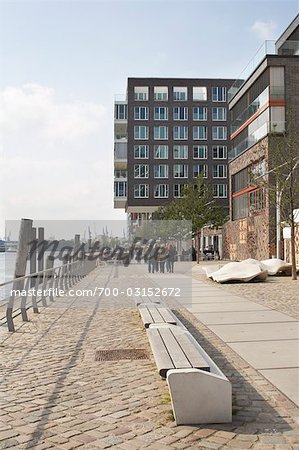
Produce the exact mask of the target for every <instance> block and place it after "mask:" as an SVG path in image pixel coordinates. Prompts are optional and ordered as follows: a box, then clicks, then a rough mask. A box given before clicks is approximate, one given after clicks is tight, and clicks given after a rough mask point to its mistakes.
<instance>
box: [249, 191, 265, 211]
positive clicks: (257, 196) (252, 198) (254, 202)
mask: <svg viewBox="0 0 299 450" xmlns="http://www.w3.org/2000/svg"><path fill="white" fill-rule="evenodd" d="M264 207H265V200H264V191H263V189H256V190H254V191H251V192H249V211H250V213H251V214H258V213H260V212H261V210H262V209H263V208H264Z"/></svg>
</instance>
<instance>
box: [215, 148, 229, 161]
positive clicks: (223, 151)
mask: <svg viewBox="0 0 299 450" xmlns="http://www.w3.org/2000/svg"><path fill="white" fill-rule="evenodd" d="M212 152H213V159H226V158H227V147H226V145H214V146H213V147H212Z"/></svg>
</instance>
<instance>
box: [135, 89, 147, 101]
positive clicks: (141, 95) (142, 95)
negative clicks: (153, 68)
mask: <svg viewBox="0 0 299 450" xmlns="http://www.w3.org/2000/svg"><path fill="white" fill-rule="evenodd" d="M134 99H135V100H141V101H145V100H148V86H135V87H134Z"/></svg>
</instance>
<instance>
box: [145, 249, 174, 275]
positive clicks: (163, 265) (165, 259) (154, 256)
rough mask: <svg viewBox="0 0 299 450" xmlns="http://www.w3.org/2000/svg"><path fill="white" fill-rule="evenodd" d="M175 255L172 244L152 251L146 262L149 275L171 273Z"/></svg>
mask: <svg viewBox="0 0 299 450" xmlns="http://www.w3.org/2000/svg"><path fill="white" fill-rule="evenodd" d="M176 255H177V252H176V248H175V247H174V246H173V245H172V244H166V245H162V246H159V247H158V248H157V249H153V251H152V252H151V254H150V255H149V257H148V261H147V263H148V271H149V273H155V272H159V273H165V272H168V273H173V271H174V262H175V260H176Z"/></svg>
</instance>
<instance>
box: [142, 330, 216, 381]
mask: <svg viewBox="0 0 299 450" xmlns="http://www.w3.org/2000/svg"><path fill="white" fill-rule="evenodd" d="M148 338H149V341H150V344H151V348H152V352H153V355H154V358H155V361H156V365H157V368H158V371H159V374H160V375H161V377H163V378H166V374H167V371H168V370H170V369H192V368H195V369H201V370H206V371H208V372H209V371H210V367H209V365H208V364H207V362H206V361H205V360H204V358H203V357H202V356H201V355H200V354H199V353H198V351H197V349H196V348H195V347H194V345H193V343H192V342H191V341H190V339H189V336H188V334H187V333H186V332H185V331H184V330H183V329H181V328H180V327H177V326H173V327H159V328H158V327H157V328H156V327H150V328H149V330H148Z"/></svg>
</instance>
